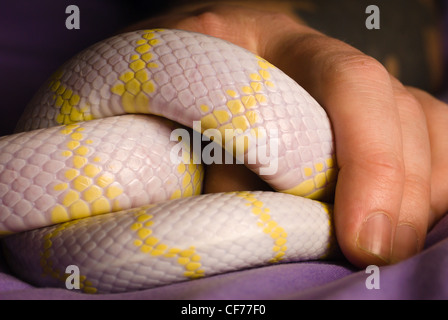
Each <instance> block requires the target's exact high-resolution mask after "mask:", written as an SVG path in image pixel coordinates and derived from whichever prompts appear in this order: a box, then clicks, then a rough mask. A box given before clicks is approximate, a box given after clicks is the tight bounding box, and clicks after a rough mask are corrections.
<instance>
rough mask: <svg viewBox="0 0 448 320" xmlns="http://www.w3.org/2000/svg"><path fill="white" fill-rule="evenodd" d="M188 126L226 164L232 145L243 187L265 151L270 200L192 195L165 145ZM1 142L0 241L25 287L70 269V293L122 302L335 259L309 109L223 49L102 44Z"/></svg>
mask: <svg viewBox="0 0 448 320" xmlns="http://www.w3.org/2000/svg"><path fill="white" fill-rule="evenodd" d="M193 123H196V128H195V129H196V130H199V131H201V133H202V134H203V138H202V139H205V140H207V137H209V138H214V141H215V142H216V143H217V145H218V146H223V147H225V148H227V149H228V150H229V152H237V151H235V148H234V146H235V145H237V144H229V143H230V142H235V143H236V142H237V141H243V143H242V144H241V145H240V146H242V147H241V148H240V149H238V150H239V156H240V159H244V163H245V164H246V165H247V166H248V167H249V168H250V169H251V170H252V171H254V172H255V173H259V174H261V173H262V169H263V168H265V169H266V167H267V166H268V164H267V163H266V161H265V162H263V163H262V162H261V161H259V160H258V158H257V159H256V160H255V161H252V162H250V161H248V160H250V158H249V155H250V152H251V150H264V151H266V150H267V149H269V148H271V150H270V154H271V155H275V156H276V157H275V158H270V162H272V161H276V162H277V163H278V165H277V167H276V168H275V170H273V172H269V174H264V175H263V174H261V177H262V178H263V179H264V180H265V181H266V182H268V183H269V184H270V185H271V186H272V187H273V189H274V190H276V191H278V192H269V191H241V192H229V193H216V194H202V195H201V189H202V181H203V176H204V169H203V167H202V165H201V164H197V163H196V162H198V161H194V160H195V157H196V158H197V156H198V155H197V154H195V153H194V152H195V150H190V149H188V148H185V150H186V151H185V152H183V151H184V149H183V148H182V149H180V148H179V146H180V145H181V146H186V147H188V146H189V144H188V143H187V142H186V141H181V140H183V139H180V137H177V139H173V138H172V137H171V134H172V133H173V132H174V131H175V129H177V128H185V130H187V129H188V128H191V127H193ZM197 124H199V127H198V126H197ZM17 128H18V129H17V131H18V132H19V133H16V134H12V135H9V136H4V137H1V138H0V150H1V151H0V197H1V199H0V235H1V236H2V238H1V242H2V247H3V249H4V252H5V256H6V259H7V262H8V265H9V266H10V268H11V270H13V272H14V273H15V274H16V275H18V276H19V277H20V278H22V279H24V280H25V281H28V282H29V283H31V284H33V285H35V286H42V287H62V288H64V287H66V280H67V278H68V276H69V273H66V268H67V267H68V266H76V267H78V270H79V273H80V275H79V282H80V288H81V290H82V291H83V292H87V293H113V292H125V291H134V290H142V289H147V288H152V287H157V286H162V285H167V284H172V283H175V282H180V281H185V280H191V279H197V278H203V277H206V276H211V275H216V274H220V273H224V272H230V271H235V270H241V269H244V268H251V267H258V266H265V265H270V264H273V263H279V262H289V261H303V260H314V259H321V258H324V257H328V256H329V255H331V254H332V252H334V251H335V250H337V248H336V247H337V246H336V245H335V237H334V232H333V223H332V207H331V205H328V204H325V203H323V202H319V201H317V200H320V199H323V198H324V197H325V195H328V194H331V193H332V192H334V186H335V181H336V176H337V168H336V163H335V156H334V144H333V135H332V130H331V125H330V121H329V119H328V117H327V115H326V113H325V111H324V110H323V109H322V108H321V106H320V105H319V104H318V103H317V102H316V101H315V100H314V99H313V98H312V97H311V96H310V95H309V94H308V93H307V92H306V91H305V90H304V89H303V88H301V87H300V86H299V85H298V84H297V83H296V82H295V81H294V80H292V79H291V78H289V77H288V76H287V75H286V74H284V73H283V72H282V71H281V70H280V69H278V68H276V67H275V66H273V65H272V64H270V63H269V62H268V61H266V60H264V59H263V58H261V57H258V56H256V55H254V54H252V53H251V52H249V51H247V50H245V49H242V48H240V47H238V46H236V45H234V44H231V43H229V42H226V41H223V40H221V39H217V38H214V37H211V36H206V35H203V34H199V33H193V32H186V31H182V30H168V29H153V30H140V31H135V32H130V33H125V34H121V35H118V36H114V37H112V38H109V39H106V40H104V41H102V42H99V43H97V44H95V45H93V46H91V47H90V48H87V49H86V50H84V51H83V52H81V53H80V54H78V55H77V56H75V57H74V58H72V59H71V60H69V61H68V62H67V63H65V64H64V65H63V66H62V67H61V68H59V69H58V70H57V71H56V72H55V73H54V74H53V75H52V76H51V77H50V79H49V80H48V81H47V82H46V83H45V84H44V85H43V87H42V88H41V89H40V90H39V91H38V92H37V94H36V95H35V96H34V98H33V100H32V101H31V102H30V104H29V105H28V106H27V108H26V110H25V112H24V114H23V116H22V118H21V119H20V121H19V124H18V126H17ZM198 128H199V129H198ZM187 132H190V133H192V135H193V136H194V131H187ZM227 132H230V133H234V135H233V136H230V137H231V138H229V139H225V137H226V136H225V133H227ZM219 134H221V136H220V135H219ZM263 138H264V139H263ZM272 141H274V142H275V144H269V142H272ZM190 142H191V141H190ZM215 142H214V143H215ZM182 143H183V144H182ZM272 145H274V146H275V148H276V149H275V150H274V147H272ZM176 148H177V149H176ZM232 148H233V149H232ZM193 149H194V148H193ZM170 150H171V151H172V150H177V151H179V152H178V153H177V156H178V158H179V157H180V158H181V160H182V161H177V162H176V161H173V158H172V153H170ZM274 151H276V152H274ZM199 152H201V151H199ZM215 152H217V151H215ZM210 154H211V153H210ZM232 154H234V155H235V154H236V153H232ZM266 154H267V153H266ZM170 155H171V156H170ZM241 157H242V158H241ZM335 248H336V249H335Z"/></svg>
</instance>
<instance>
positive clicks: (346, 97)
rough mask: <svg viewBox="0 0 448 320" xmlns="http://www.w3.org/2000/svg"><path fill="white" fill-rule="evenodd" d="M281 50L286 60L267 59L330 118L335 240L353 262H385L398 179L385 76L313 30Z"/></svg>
mask: <svg viewBox="0 0 448 320" xmlns="http://www.w3.org/2000/svg"><path fill="white" fill-rule="evenodd" d="M282 50H283V53H284V51H285V47H283V48H282ZM282 50H279V52H281V51H282ZM271 52H272V51H271ZM289 52H290V54H289V55H288V57H290V58H289V60H288V61H285V60H283V63H282V62H280V61H281V60H280V59H279V58H277V59H276V54H275V52H272V54H271V60H274V62H273V63H274V64H276V62H277V63H280V64H282V67H283V69H284V70H285V71H286V72H288V70H290V71H289V73H290V74H291V75H292V76H293V77H294V78H295V79H296V80H297V81H298V82H299V83H300V84H301V85H303V86H304V87H305V89H306V90H307V91H308V92H310V93H311V95H313V96H314V97H315V98H316V100H318V102H320V103H321V105H322V106H323V107H324V108H325V110H326V111H327V113H328V115H329V117H330V119H331V121H332V124H333V130H334V136H335V141H336V156H337V163H338V166H339V174H338V182H337V186H336V196H335V226H336V235H337V239H338V242H339V245H340V247H341V249H342V251H343V253H344V255H345V256H346V257H347V258H348V259H349V260H350V261H351V262H352V263H354V264H355V265H358V266H361V267H362V266H366V265H368V264H384V263H388V262H390V259H391V248H392V243H393V236H394V232H395V227H396V225H397V222H398V220H399V216H400V208H401V202H402V196H403V188H404V184H405V166H404V161H403V159H404V158H403V142H402V134H401V130H400V127H401V123H400V114H399V112H398V109H397V106H396V102H395V98H394V92H393V89H392V84H391V80H390V77H389V74H388V73H387V71H386V70H385V69H384V68H383V67H382V66H381V65H380V64H379V63H378V62H377V61H375V60H373V59H372V58H369V57H367V56H365V55H363V54H362V53H360V52H359V51H357V50H356V49H354V48H351V47H350V46H348V45H346V44H344V43H342V42H339V41H337V40H334V39H329V38H327V37H325V36H322V35H318V34H312V33H309V34H306V35H302V36H298V37H296V39H295V40H294V45H292V46H291V47H290V48H289ZM291 53H294V54H291ZM283 56H284V55H283ZM291 70H292V71H291Z"/></svg>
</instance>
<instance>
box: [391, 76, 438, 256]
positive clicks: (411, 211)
mask: <svg viewBox="0 0 448 320" xmlns="http://www.w3.org/2000/svg"><path fill="white" fill-rule="evenodd" d="M391 80H392V86H393V90H394V95H395V101H396V105H397V108H398V111H399V114H400V123H401V131H402V139H403V156H404V165H405V169H406V170H405V183H404V189H403V199H402V204H401V209H400V215H399V219H398V223H397V228H396V231H395V237H394V242H393V245H392V254H391V262H398V261H401V260H404V259H406V258H408V257H410V256H412V255H414V254H416V253H417V252H419V251H420V250H421V248H422V246H423V244H424V239H425V236H426V232H427V229H428V216H429V212H430V198H431V188H430V185H431V150H430V147H429V145H430V143H429V135H428V129H427V125H426V117H425V114H424V112H423V107H422V105H421V104H420V102H419V101H418V100H417V99H416V98H415V96H414V95H412V94H411V93H410V92H409V91H408V90H407V89H406V88H405V87H404V86H403V85H402V84H401V83H400V82H399V81H398V80H396V79H394V78H392V79H391Z"/></svg>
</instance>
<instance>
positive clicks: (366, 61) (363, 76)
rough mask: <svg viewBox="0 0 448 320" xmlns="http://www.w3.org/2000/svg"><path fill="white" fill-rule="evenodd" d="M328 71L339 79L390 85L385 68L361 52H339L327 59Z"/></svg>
mask: <svg viewBox="0 0 448 320" xmlns="http://www.w3.org/2000/svg"><path fill="white" fill-rule="evenodd" d="M329 68H330V72H333V74H334V75H335V76H336V77H338V78H339V80H341V81H344V80H345V81H350V82H358V83H363V82H366V81H367V82H368V83H376V82H379V83H381V84H387V85H390V75H389V73H388V71H387V70H386V68H385V67H384V66H383V65H382V64H381V63H380V62H379V61H378V60H376V59H374V58H373V57H370V56H367V55H365V54H362V53H357V52H356V53H353V52H349V53H348V52H340V53H338V54H334V56H333V58H332V59H329Z"/></svg>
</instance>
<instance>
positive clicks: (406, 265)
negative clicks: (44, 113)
mask: <svg viewBox="0 0 448 320" xmlns="http://www.w3.org/2000/svg"><path fill="white" fill-rule="evenodd" d="M69 4H76V5H78V6H79V8H80V10H81V29H80V30H77V31H74V30H73V31H69V30H67V29H65V26H64V22H65V18H66V16H67V15H66V14H65V8H66V7H67V6H68V5H69ZM127 12H128V11H126V10H125V9H124V7H123V4H122V3H121V2H120V1H108V2H106V1H102V0H95V1H70V3H69V2H66V1H56V2H55V1H51V2H50V1H49V0H46V1H39V2H36V3H34V2H33V4H30V3H28V2H23V3H22V1H10V2H8V4H7V5H2V10H0V21H1V24H2V25H1V26H2V28H0V74H1V75H2V80H1V85H0V96H1V97H2V100H1V101H2V102H1V103H0V108H1V109H0V111H2V114H6V115H4V116H2V117H0V120H1V122H0V130H1V131H0V135H4V134H7V133H11V131H12V128H13V124H14V123H15V122H16V121H17V118H18V116H19V115H20V113H21V112H22V109H23V107H24V106H25V105H26V103H27V102H28V100H29V99H30V98H31V96H32V94H33V92H35V90H36V88H37V87H38V86H39V85H40V84H41V83H42V82H43V80H44V79H46V78H47V77H48V75H49V74H51V72H53V71H54V69H55V68H56V67H57V66H58V65H60V64H61V63H62V62H63V61H65V60H66V59H67V58H69V57H70V56H71V55H73V54H74V53H75V52H77V51H79V49H81V48H83V47H85V46H86V45H89V44H91V43H93V42H96V41H98V40H100V39H102V38H104V37H106V36H108V35H111V34H113V33H114V32H115V31H116V30H117V29H118V28H120V27H123V26H124V25H125V23H127V22H129V21H130V19H128V17H126V16H125V15H126V13H127ZM447 30H448V26H447ZM446 43H447V44H448V38H447V39H446ZM447 46H448V45H447ZM447 96H448V95H447ZM447 238H448V217H445V218H444V219H442V220H441V221H440V222H439V223H438V224H437V225H436V226H435V227H434V228H433V230H431V232H430V233H429V234H428V238H427V241H426V246H425V250H424V251H423V252H421V253H420V254H418V255H417V256H415V257H413V258H411V259H408V260H406V261H404V262H401V263H399V264H396V265H392V266H387V267H382V268H380V289H372V290H369V289H367V288H366V284H365V282H366V279H367V277H368V274H366V273H365V272H364V270H356V269H355V268H353V267H352V266H351V265H350V264H348V263H347V262H346V261H344V260H342V261H329V262H306V263H289V264H281V265H275V266H268V267H264V268H256V269H249V270H243V271H238V272H233V273H228V274H223V275H219V276H214V277H210V278H205V279H200V280H195V281H190V282H184V283H178V284H174V285H169V286H164V287H159V288H154V289H149V290H144V291H139V292H130V293H125V294H111V295H87V294H81V293H78V292H74V291H69V290H64V289H54V288H34V287H33V286H31V285H30V284H27V283H25V282H23V281H21V280H20V279H18V278H16V277H14V276H13V275H12V274H11V273H10V272H9V270H8V267H7V266H6V263H5V260H4V257H3V253H1V251H0V299H446V298H448V239H447Z"/></svg>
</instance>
